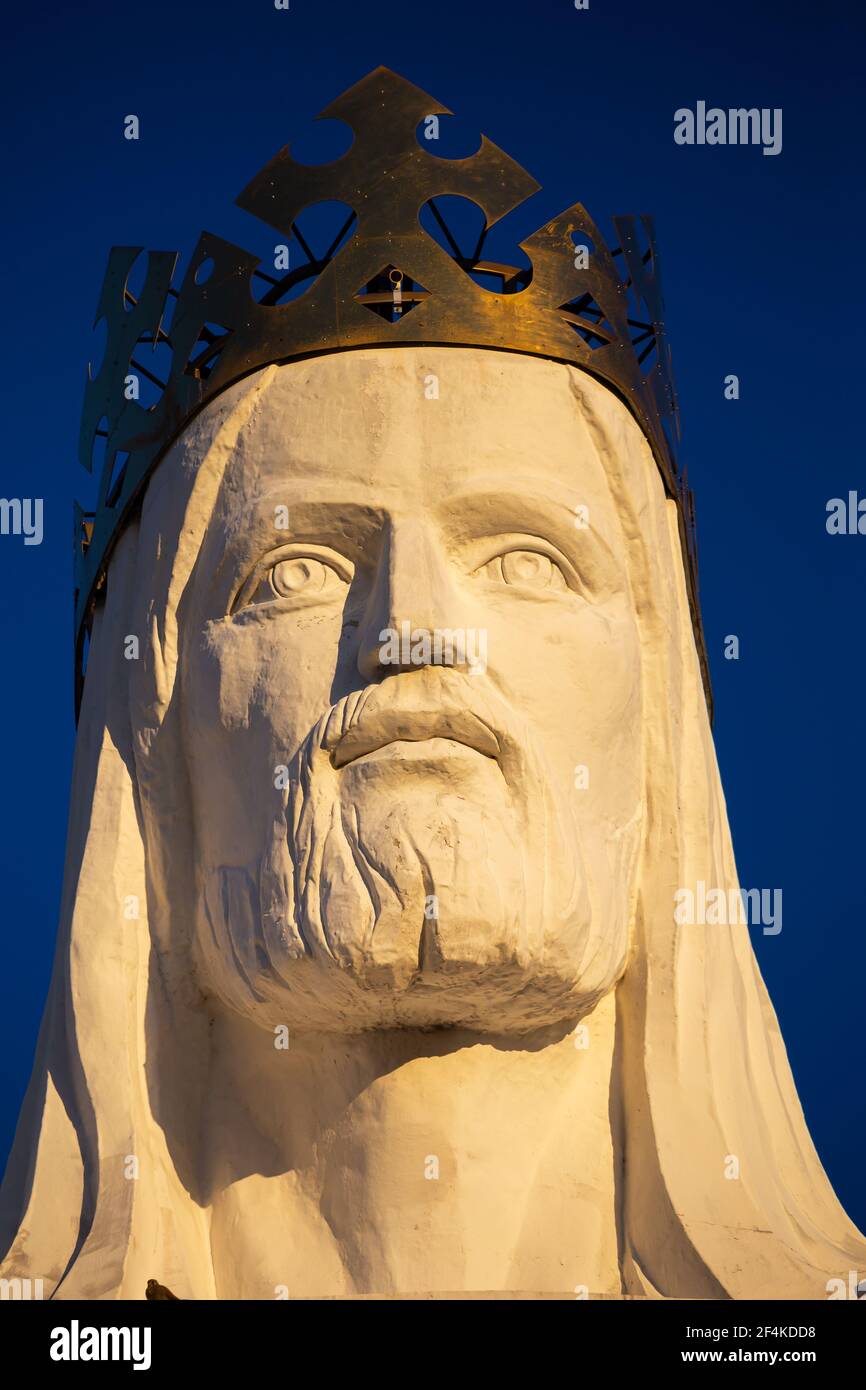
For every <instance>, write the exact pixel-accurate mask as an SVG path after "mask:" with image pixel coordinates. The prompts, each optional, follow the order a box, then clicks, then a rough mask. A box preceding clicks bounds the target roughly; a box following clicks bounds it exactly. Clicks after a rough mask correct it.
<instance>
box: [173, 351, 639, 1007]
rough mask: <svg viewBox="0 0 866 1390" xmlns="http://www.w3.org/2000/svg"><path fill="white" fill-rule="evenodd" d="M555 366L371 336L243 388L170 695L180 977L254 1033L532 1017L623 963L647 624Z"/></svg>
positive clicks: (602, 484)
mask: <svg viewBox="0 0 866 1390" xmlns="http://www.w3.org/2000/svg"><path fill="white" fill-rule="evenodd" d="M577 375H578V374H577V373H576V371H575V370H574V369H572V368H568V367H564V366H561V365H558V364H554V363H550V362H546V361H543V360H540V359H533V358H528V357H521V356H517V355H513V354H505V353H494V352H485V351H475V350H470V349H456V348H441V349H431V348H411V349H410V348H405V349H400V350H399V351H396V350H392V351H389V350H387V349H373V350H368V351H352V352H348V353H344V354H338V355H332V356H326V357H321V358H316V359H312V360H309V361H306V362H302V363H297V364H291V365H288V366H284V367H280V368H277V369H274V370H273V371H272V372H271V374H270V377H269V378H268V377H265V378H263V379H262V380H261V381H260V383H259V385H258V386H257V387H255V388H251V389H254V390H256V391H257V392H258V396H257V399H256V402H255V405H254V406H253V408H252V409H251V410H250V411H249V412H248V415H247V418H246V423H245V424H244V425H243V427H242V429H241V432H240V436H239V438H238V441H237V444H236V446H235V447H234V449H233V452H232V455H231V458H230V459H229V461H228V463H227V466H226V468H225V472H224V474H223V479H222V484H221V488H220V492H219V496H218V499H217V502H216V506H215V509H214V512H213V515H212V517H211V519H210V521H209V524H208V528H207V533H206V537H205V541H204V544H203V546H202V549H201V552H200V554H199V557H198V561H197V564H196V567H195V570H194V572H193V575H192V578H191V580H190V585H189V588H188V590H187V593H186V596H185V600H184V608H183V611H182V613H181V653H180V689H181V700H182V711H183V720H184V746H185V750H186V757H187V763H188V772H189V784H190V790H191V796H192V803H193V804H192V814H193V818H194V826H195V835H196V845H197V855H198V861H197V864H196V882H197V903H196V917H195V924H196V925H195V930H196V946H197V961H198V968H199V971H200V974H201V979H202V983H203V985H204V986H205V987H206V988H207V989H208V990H209V991H210V992H211V993H212V994H214V995H216V996H217V997H218V998H219V999H221V1000H222V1001H223V1002H224V1003H226V1004H228V1005H229V1006H230V1007H232V1008H234V1009H236V1010H240V1011H241V1012H243V1013H245V1014H247V1015H249V1016H250V1017H252V1018H254V1019H256V1020H258V1021H259V1022H260V1023H261V1024H262V1025H263V1026H265V1027H268V1028H272V1027H273V1026H274V1025H275V1024H278V1023H285V1024H288V1025H289V1026H290V1027H294V1028H298V1029H306V1028H312V1029H326V1030H330V1031H335V1032H346V1031H348V1032H351V1031H357V1030H360V1029H366V1028H389V1027H401V1026H420V1027H429V1026H437V1025H448V1024H452V1025H462V1026H465V1027H468V1028H472V1029H477V1030H482V1031H489V1032H493V1033H505V1032H509V1031H518V1032H522V1031H528V1030H531V1029H534V1028H538V1027H542V1026H546V1025H550V1024H554V1023H558V1022H560V1021H564V1020H571V1019H574V1018H576V1017H577V1016H579V1014H580V1013H581V1012H583V1011H585V1010H586V1009H587V1008H589V1007H591V1006H592V1005H593V1004H594V1003H595V1002H596V1001H597V999H598V998H599V997H600V996H601V995H602V994H603V993H605V992H606V991H607V990H609V989H610V988H611V987H612V986H613V985H614V984H615V982H616V980H617V978H618V977H619V975H620V974H621V973H622V970H623V968H624V963H625V958H626V954H627V947H628V934H629V923H630V917H631V904H632V900H633V895H634V877H635V874H634V870H635V862H636V857H637V846H638V843H639V838H640V829H641V825H640V822H641V806H642V786H643V781H642V770H641V745H640V698H639V642H638V632H637V625H636V621H635V614H634V607H633V599H632V596H631V591H630V586H629V582H628V578H627V570H626V563H625V549H624V540H623V535H622V532H621V527H620V521H619V518H618V516H617V513H616V509H615V506H614V502H613V500H612V497H611V494H610V490H609V487H608V482H607V479H606V476H605V472H604V469H603V467H602V463H601V461H600V459H599V456H598V453H597V452H596V448H595V446H594V444H593V442H592V439H591V437H590V434H589V432H588V429H587V426H586V423H585V421H584V418H583V413H582V408H581V405H580V395H579V392H578V391H577V390H576V389H575V380H574V378H575V377H576V376H577ZM610 409H611V410H614V411H621V412H623V413H624V407H622V406H621V405H620V404H619V403H618V402H617V401H615V400H614V399H613V398H612V397H610ZM633 428H634V429H635V430H636V429H637V426H633Z"/></svg>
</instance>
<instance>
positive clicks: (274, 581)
mask: <svg viewBox="0 0 866 1390" xmlns="http://www.w3.org/2000/svg"><path fill="white" fill-rule="evenodd" d="M265 578H266V579H267V581H268V583H269V584H270V587H271V590H272V592H273V593H274V594H275V595H276V596H277V598H296V597H303V598H311V597H312V595H313V594H322V593H324V592H325V591H326V590H327V589H328V588H329V587H330V584H331V581H336V582H337V583H341V582H342V581H341V580H340V576H339V575H338V574H337V571H336V570H334V569H332V568H331V566H330V565H326V564H325V563H324V561H322V560H318V559H316V557H315V556H313V555H295V556H293V557H292V558H291V559H290V560H280V561H279V562H278V563H277V564H276V565H273V566H272V567H271V568H270V569H269V570H268V572H267V575H266V576H265Z"/></svg>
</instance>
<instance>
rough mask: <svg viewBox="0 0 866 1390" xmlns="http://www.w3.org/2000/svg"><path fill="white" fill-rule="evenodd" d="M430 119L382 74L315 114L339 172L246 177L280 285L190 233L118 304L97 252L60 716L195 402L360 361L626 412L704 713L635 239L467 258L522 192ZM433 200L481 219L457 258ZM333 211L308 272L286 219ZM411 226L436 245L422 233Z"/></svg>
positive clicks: (688, 518) (113, 269) (412, 90)
mask: <svg viewBox="0 0 866 1390" xmlns="http://www.w3.org/2000/svg"><path fill="white" fill-rule="evenodd" d="M440 115H451V112H450V111H449V110H448V108H447V107H444V106H441V105H440V104H439V103H438V102H436V101H434V100H433V99H432V98H431V97H429V96H427V95H426V94H425V93H424V92H422V91H421V90H420V89H419V88H418V87H415V86H413V85H412V83H410V82H407V81H406V80H405V79H404V78H402V77H399V76H398V75H397V74H396V73H394V72H391V71H390V70H389V69H388V68H377V69H376V70H375V71H374V72H371V73H370V74H369V75H368V76H367V77H365V78H363V79H362V81H360V82H358V83H356V85H355V86H354V87H351V88H350V89H349V90H348V91H347V92H345V93H344V94H343V95H342V96H341V97H340V98H339V99H338V100H337V101H335V102H334V103H333V104H332V105H331V106H329V107H328V108H327V109H326V110H325V111H323V112H322V113H321V115H320V117H319V119H325V118H337V119H339V120H342V121H345V122H346V123H347V124H348V125H349V126H350V127H351V130H352V132H353V134H354V139H353V142H352V145H351V147H350V149H349V150H348V152H347V153H346V154H344V155H343V156H342V158H340V159H337V160H334V161H333V162H332V163H329V164H325V165H318V166H309V165H302V164H299V163H296V162H295V160H293V158H292V156H291V154H290V153H289V147H288V146H286V147H285V148H284V149H282V150H281V151H280V152H279V154H277V155H276V156H275V157H274V159H272V160H271V162H270V163H269V164H267V165H266V166H265V168H264V169H262V171H261V173H259V174H258V175H257V176H256V177H255V178H254V179H253V181H252V182H251V183H250V184H249V185H248V186H247V188H245V189H244V191H243V193H242V194H241V195H240V197H239V198H238V199H237V203H238V205H239V206H240V207H241V208H243V209H245V210H246V211H248V212H250V213H253V214H254V215H255V216H256V217H258V218H260V219H262V220H263V221H264V222H266V223H268V224H269V225H270V226H271V227H274V228H276V229H277V230H278V231H279V232H280V233H281V234H283V235H284V236H286V237H289V236H291V235H293V236H294V237H295V239H296V241H297V242H298V244H299V245H300V246H301V247H302V249H303V252H304V255H305V257H306V260H305V261H304V263H303V264H301V265H300V266H298V267H296V268H294V269H291V270H287V271H286V273H285V274H283V275H281V276H279V277H275V276H273V275H270V274H269V273H267V272H266V271H265V270H263V269H262V265H263V262H262V261H261V260H260V259H259V258H258V257H257V256H254V255H251V254H250V253H249V252H246V251H244V250H242V249H241V248H240V247H238V246H234V245H232V244H231V243H230V242H227V241H224V240H222V239H221V238H220V237H217V236H214V235H212V234H210V233H207V232H205V233H203V234H202V235H201V237H200V238H199V241H198V245H197V246H196V249H195V251H194V253H193V255H192V257H191V259H190V261H189V264H188V266H187V268H186V272H185V274H184V276H183V278H182V280H181V282H180V288H179V289H176V288H174V287H173V284H172V281H173V278H174V275H175V269H176V265H177V260H178V256H177V253H175V252H167V251H156V252H153V251H151V252H149V253H148V258H147V273H146V278H145V280H144V285H143V288H142V289H141V291H140V292H139V293H137V294H135V293H133V291H132V290H131V288H130V284H129V282H130V272H131V271H132V267H133V264H134V262H135V261H136V259H137V258H138V256H139V255H140V253H141V250H142V248H140V247H115V248H114V249H113V250H112V252H111V254H110V257H109V262H108V269H107V271H106V275H105V280H104V283H103V287H102V293H101V295H100V299H99V306H98V309H97V315H96V320H95V323H97V324H98V323H99V322H100V320H102V319H104V320H105V321H106V325H107V346H106V350H105V354H104V359H103V362H102V365H101V367H100V369H99V371H98V372H97V373H96V374H95V375H94V374H93V373H92V371H90V370H89V371H88V381H87V385H86V390H85V398H84V409H83V417H82V423H81V436H80V446H79V457H80V461H81V463H82V464H83V465H84V467H85V468H87V469H88V470H89V471H92V469H93V462H94V451H95V449H96V447H97V445H98V444H102V445H104V451H103V462H102V465H101V476H100V478H99V492H98V501H97V507H96V511H95V512H93V513H86V512H84V511H83V510H82V509H81V508H80V507H78V506H76V511H75V639H76V690H77V701H78V700H80V693H81V684H82V680H83V668H84V660H85V648H86V642H87V634H88V632H89V627H90V621H91V618H92V613H93V607H94V604H95V602H96V601H97V596H98V592H99V590H100V588H101V586H102V581H103V579H104V575H105V571H106V566H107V564H108V561H109V559H110V556H111V551H112V548H113V546H114V544H115V542H116V540H117V537H118V535H119V534H120V532H121V530H122V529H123V526H124V525H125V523H126V521H127V520H128V518H129V517H130V515H131V514H132V512H133V511H134V509H135V507H136V506H137V505H138V503H139V502H140V499H141V497H142V494H143V491H144V488H145V486H146V484H147V481H148V479H149V477H150V475H151V473H152V472H153V470H154V469H155V467H156V466H157V464H158V463H159V461H160V459H161V458H162V457H163V455H164V454H165V453H166V451H167V450H168V449H169V447H170V446H171V444H172V443H173V442H174V441H175V440H176V438H177V437H178V435H179V434H180V433H181V432H182V430H183V429H184V428H185V426H186V425H187V424H188V423H189V421H190V420H191V419H192V417H193V416H194V415H195V414H196V413H197V412H198V411H199V410H201V409H202V407H203V406H204V405H206V404H207V403H208V401H210V400H212V399H213V398H214V397H215V396H216V395H217V394H218V393H219V392H220V391H223V390H225V388H226V387H228V386H230V385H232V384H233V383H234V382H236V381H238V380H239V379H240V378H242V377H244V376H246V375H247V374H249V373H250V372H254V371H256V370H257V369H258V368H260V367H263V366H266V365H268V364H269V363H276V362H291V361H293V360H296V359H298V358H302V357H310V356H313V355H315V354H318V353H325V352H339V351H345V350H347V349H351V348H358V347H368V346H377V347H378V346H396V345H401V346H405V345H409V344H415V345H430V344H440V345H451V346H455V347H456V346H460V347H481V348H495V349H498V350H500V351H503V350H505V351H512V352H522V353H529V354H532V355H536V356H540V357H547V358H552V359H554V360H556V361H560V362H568V363H572V364H573V365H575V366H577V367H581V368H583V369H584V370H586V371H588V372H591V373H592V374H593V375H594V376H596V377H598V378H599V379H600V380H601V381H603V382H604V383H605V384H606V385H607V386H608V387H609V388H610V389H611V390H613V391H615V392H616V393H617V395H619V396H620V398H621V399H622V400H623V401H624V402H625V403H626V405H627V406H628V407H629V409H630V410H631V411H632V413H633V415H634V417H635V419H636V420H637V421H638V423H639V424H640V426H641V428H642V429H643V431H644V433H645V435H646V437H647V439H648V441H649V443H650V445H651V447H652V450H653V454H654V456H655V459H656V462H657V464H658V467H659V469H660V471H661V475H662V478H663V479H664V483H665V488H666V490H667V493H668V495H669V496H670V497H672V498H674V499H675V501H676V503H677V507H678V510H679V517H680V539H681V543H682V549H683V557H684V562H685V567H686V576H687V583H688V589H689V599H690V604H691V613H692V622H693V626H694V631H695V640H696V643H697V648H698V654H699V658H700V662H701V668H702V671H703V676H704V684H705V689H706V692H707V700H708V703H710V702H711V694H710V685H709V673H708V667H707V660H706V652H705V647H704V641H703V633H702V626H701V617H700V609H699V606H698V595H697V558H696V547H695V527H694V509H693V502H692V495H691V492H690V490H689V488H688V487H687V485H686V482H685V478H684V475H683V474H682V473H681V472H680V471H679V469H678V467H677V462H676V455H675V446H676V443H677V442H678V438H679V432H678V415H677V404H676V395H675V391H674V386H673V378H672V375H671V365H670V352H669V349H668V345H667V340H666V337H665V332H664V325H663V304H662V295H661V283H660V278H659V263H658V254H657V250H656V244H655V236H654V232H653V226H652V222H651V220H650V219H649V218H648V217H641V218H640V219H637V218H635V217H616V218H614V219H613V223H614V226H615V229H616V234H617V237H618V238H619V242H620V245H619V246H618V247H617V248H616V249H614V250H611V249H609V248H608V247H607V245H606V244H605V241H604V238H603V237H602V235H601V233H600V232H599V230H598V228H597V227H596V226H595V224H594V223H593V221H592V220H591V218H590V217H589V216H588V214H587V213H586V211H585V210H584V208H583V207H582V206H581V204H579V203H575V204H574V206H572V207H570V208H568V209H567V211H565V212H563V213H561V214H560V215H559V216H558V217H555V218H553V220H552V221H549V222H547V223H545V225H544V226H543V227H541V228H540V229H539V230H538V231H537V232H535V233H533V235H532V236H530V237H528V238H527V239H526V240H524V241H522V242H521V243H520V247H521V250H522V251H524V252H525V254H526V256H527V257H528V260H529V267H528V268H527V269H522V268H520V267H514V266H511V265H504V264H500V263H497V262H495V261H489V260H486V259H484V243H485V240H486V238H487V235H488V233H489V231H490V229H491V228H492V227H493V226H494V225H495V224H496V223H497V222H499V221H500V219H502V218H503V217H504V216H505V215H506V214H507V213H509V212H511V211H512V210H513V209H514V208H515V207H517V206H518V205H519V204H520V203H522V202H524V201H525V200H526V199H527V198H528V197H530V195H531V194H533V193H535V192H537V191H538V184H536V183H535V181H534V180H533V179H532V178H530V176H529V175H528V174H527V173H526V172H525V170H523V169H522V168H521V167H520V165H518V164H516V163H515V162H514V160H512V159H510V158H509V156H508V155H506V154H504V153H503V151H502V150H500V149H498V148H497V147H496V146H495V145H493V144H491V142H490V141H489V140H488V139H487V138H486V137H484V138H482V141H481V145H480V147H479V149H478V151H477V153H475V154H473V155H471V156H469V157H468V158H465V159H443V158H440V157H438V156H435V155H433V154H431V153H430V152H429V142H427V141H425V142H424V143H423V144H422V140H421V139H420V138H419V126H420V125H421V123H422V122H427V123H429V122H430V121H431V118H433V117H435V118H437V119H438V117H439V116H440ZM424 144H428V148H426V149H425V148H424ZM449 196H451V197H455V196H456V197H458V198H463V199H468V200H470V202H472V203H474V204H476V205H477V206H478V207H480V209H481V211H482V213H483V216H484V225H483V229H482V233H481V235H480V237H479V238H478V239H477V242H476V245H475V246H474V248H473V250H472V251H471V252H470V253H469V254H464V253H463V252H462V251H461V250H460V247H459V244H458V241H457V238H456V237H455V236H454V234H453V233H452V231H451V230H450V229H449V227H448V224H447V223H446V220H445V217H444V215H443V211H442V208H441V205H440V204H437V202H436V199H437V198H438V199H440V200H441V199H443V198H446V197H449ZM334 200H339V201H340V202H342V203H344V204H346V205H348V208H349V209H350V212H349V216H348V218H347V219H346V221H345V224H344V225H343V227H342V228H341V230H340V231H339V233H338V235H337V236H336V238H335V239H334V240H333V242H332V244H331V246H330V247H329V248H328V250H327V251H325V253H324V254H323V255H321V256H316V255H315V254H314V253H313V252H312V251H311V250H310V248H309V246H308V245H307V243H306V241H305V239H304V237H303V236H302V235H301V233H300V230H299V228H298V226H297V218H298V216H299V215H300V213H301V212H302V211H304V210H305V209H309V208H311V207H312V206H313V205H315V204H318V203H323V202H333V201H334ZM425 209H429V210H430V213H431V214H432V216H433V218H434V219H435V225H436V226H437V227H438V228H439V230H440V231H441V233H442V240H441V241H440V240H438V239H436V238H435V237H434V236H433V235H431V234H430V233H429V232H428V231H426V230H425V229H424V227H423V226H422V224H421V221H420V218H421V214H422V211H423V210H425ZM638 223H640V225H638ZM347 238H348V239H347ZM617 258H619V263H620V265H621V267H622V270H621V273H620V271H619V270H618V268H617ZM157 349H160V350H161V353H162V354H163V355H164V354H165V353H166V351H168V352H169V356H170V365H169V366H168V368H167V370H165V369H164V370H162V371H161V372H160V373H159V374H157V372H156V371H155V370H153V367H152V365H151V366H148V365H147V362H148V353H150V354H151V355H153V354H155V353H156V351H157ZM154 360H155V359H154V358H153V356H151V363H152V364H153V362H154ZM140 377H144V378H145V379H146V380H147V381H148V383H149V384H150V388H151V390H153V389H155V390H156V391H157V392H158V396H157V399H156V400H151V401H149V402H148V403H147V404H145V403H144V402H143V401H142V400H141V399H140V398H139V396H138V393H137V392H136V390H135V389H132V390H130V383H131V382H132V383H135V382H137V381H138V380H139V378H140Z"/></svg>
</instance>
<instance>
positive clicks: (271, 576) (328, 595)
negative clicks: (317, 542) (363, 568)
mask: <svg viewBox="0 0 866 1390" xmlns="http://www.w3.org/2000/svg"><path fill="white" fill-rule="evenodd" d="M317 549H318V547H317ZM353 573H354V571H353V567H352V565H351V564H350V563H349V561H348V560H344V559H343V558H342V557H341V556H338V555H335V554H334V553H333V552H332V551H324V549H323V550H322V553H320V554H314V553H312V551H311V550H306V549H305V550H304V552H303V553H298V554H294V555H285V554H283V555H281V556H279V558H277V559H275V560H273V561H272V563H271V564H269V565H262V566H260V567H259V569H258V570H257V571H256V572H255V573H254V574H253V575H252V576H251V577H250V578H249V579H248V580H247V582H246V584H245V585H244V586H243V588H242V589H241V592H240V593H239V595H238V597H237V599H236V601H235V603H234V611H235V612H237V610H238V609H240V608H247V607H249V606H250V605H253V604H265V603H276V602H277V601H281V600H289V601H291V600H294V601H295V602H296V603H297V604H298V605H304V604H307V603H328V602H330V601H331V600H332V599H335V598H339V597H340V596H341V595H343V594H344V593H345V592H346V589H347V587H348V586H349V584H350V583H351V582H352V577H353Z"/></svg>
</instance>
